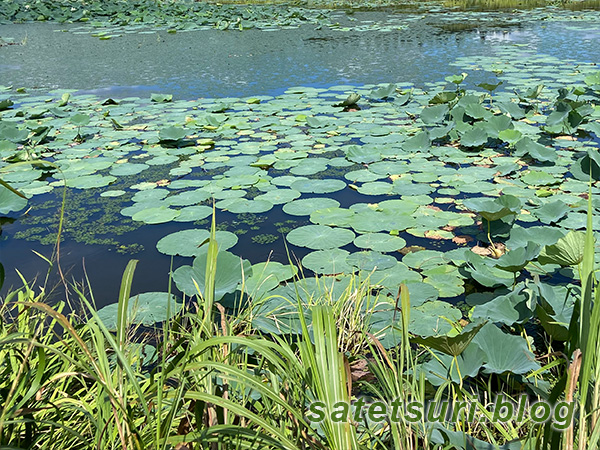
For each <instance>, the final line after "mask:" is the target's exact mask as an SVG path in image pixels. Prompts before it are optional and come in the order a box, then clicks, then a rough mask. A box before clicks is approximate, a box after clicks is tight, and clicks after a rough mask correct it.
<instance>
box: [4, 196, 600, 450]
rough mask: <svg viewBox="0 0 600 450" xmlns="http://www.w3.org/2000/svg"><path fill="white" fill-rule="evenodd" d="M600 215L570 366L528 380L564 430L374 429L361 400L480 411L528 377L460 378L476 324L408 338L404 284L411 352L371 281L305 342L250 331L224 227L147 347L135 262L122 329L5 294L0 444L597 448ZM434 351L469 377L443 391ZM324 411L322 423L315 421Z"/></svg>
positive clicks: (406, 424) (480, 426)
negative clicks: (234, 310)
mask: <svg viewBox="0 0 600 450" xmlns="http://www.w3.org/2000/svg"><path fill="white" fill-rule="evenodd" d="M590 198H591V197H590ZM590 204H591V200H590ZM591 217H592V215H591V206H590V207H589V212H588V228H587V233H586V238H585V249H584V250H583V256H582V261H581V265H580V270H581V280H582V290H581V293H582V294H581V296H580V298H579V299H578V300H577V303H576V306H575V308H576V312H575V313H574V314H573V317H574V319H573V320H572V322H571V324H570V327H569V332H570V341H569V342H568V343H567V344H566V346H565V349H564V352H563V355H562V356H560V357H556V358H554V359H552V358H550V359H549V362H548V363H547V364H546V366H545V367H543V368H542V369H540V370H537V371H536V372H534V373H532V374H530V375H528V377H534V378H538V379H539V381H540V382H542V381H544V382H547V383H551V384H552V389H551V390H550V391H549V392H550V394H549V396H547V397H544V394H543V392H542V390H540V391H539V394H538V395H537V399H538V400H544V401H547V402H556V401H557V400H559V399H562V398H564V399H565V400H567V401H571V400H574V401H575V402H576V405H577V414H576V415H575V416H574V417H575V420H574V422H573V425H572V426H568V427H567V428H566V430H562V431H558V430H556V429H555V427H553V426H552V424H551V423H550V422H548V423H547V424H542V425H537V424H536V423H535V422H534V421H531V420H529V421H527V420H526V421H525V422H522V423H519V422H516V421H506V422H498V421H496V422H494V421H493V420H487V421H486V420H482V419H481V418H479V419H476V420H474V419H473V418H467V417H465V416H464V415H458V416H456V417H455V418H454V421H453V423H449V421H446V422H443V421H442V422H428V421H427V420H426V418H425V417H423V418H421V419H419V420H414V419H413V418H412V417H409V416H401V417H400V418H399V420H390V419H389V417H388V418H387V419H384V420H382V421H371V420H368V419H367V418H365V417H364V416H361V415H360V414H355V413H356V411H352V409H351V407H350V406H349V405H350V404H352V403H353V404H354V406H356V405H358V400H357V399H359V398H362V397H365V396H367V398H368V399H369V401H374V400H378V399H379V400H382V401H383V402H386V403H388V404H389V402H391V401H392V400H398V401H401V402H405V403H409V402H420V403H424V402H426V401H428V400H436V401H441V400H445V401H448V402H450V403H451V404H452V405H455V404H457V402H462V401H465V400H469V401H471V402H474V403H475V404H476V405H477V406H479V407H480V408H481V409H482V410H484V409H485V408H486V406H488V403H489V396H490V395H491V394H493V393H494V392H496V393H497V392H499V391H500V390H506V389H508V388H510V382H509V381H510V379H511V378H518V375H512V374H508V375H507V376H506V377H499V376H496V377H494V376H493V375H488V376H486V375H483V374H480V375H479V377H477V378H476V379H475V380H469V379H468V377H467V375H466V374H461V373H460V370H459V367H461V365H460V364H459V357H460V356H461V353H462V352H464V351H465V349H466V348H467V347H468V345H469V343H470V342H471V341H472V340H473V338H474V336H475V335H476V334H477V333H478V332H479V330H480V329H481V328H482V327H483V325H481V324H479V325H476V326H474V327H471V328H470V329H467V328H466V327H465V329H464V330H463V331H462V332H461V333H459V334H456V335H455V336H452V337H450V336H446V337H445V338H444V339H443V340H440V339H437V340H436V339H419V338H418V337H415V336H412V335H411V334H410V333H409V324H410V321H411V318H410V310H411V308H410V298H409V294H408V291H407V289H406V288H405V287H404V286H401V288H400V290H399V296H398V299H397V305H396V309H397V310H398V321H397V326H396V327H395V329H396V330H397V332H398V333H399V334H400V335H401V339H400V344H399V345H398V346H395V347H393V348H392V349H391V350H386V349H385V348H384V347H383V345H382V344H381V343H380V342H379V341H378V340H377V339H376V338H375V336H373V335H371V334H370V333H369V330H368V329H366V327H365V326H364V322H361V320H359V318H360V316H361V315H366V314H369V313H370V308H371V307H370V306H366V305H365V303H363V302H361V301H356V299H359V298H363V297H364V294H368V293H369V292H370V290H371V288H372V287H371V286H369V284H368V283H362V284H357V285H353V286H354V287H352V288H350V289H347V290H346V291H344V293H343V294H342V295H341V296H340V297H338V298H332V297H331V296H327V295H324V296H323V297H322V298H313V299H311V300H310V304H311V306H310V323H309V320H308V319H307V317H306V316H305V314H304V313H303V311H302V304H301V300H298V305H299V314H298V317H299V320H300V328H301V329H300V333H298V335H295V336H289V335H270V336H263V335H259V334H258V333H256V332H255V331H253V329H252V327H251V320H252V308H251V306H249V307H247V308H246V309H245V310H244V311H241V312H239V313H238V314H237V315H236V316H235V317H233V316H230V315H228V314H227V312H226V311H225V309H224V308H223V307H222V306H221V305H220V304H219V303H217V302H215V296H214V290H215V279H216V276H217V273H218V270H219V268H218V267H217V266H216V262H217V254H218V247H217V242H216V239H215V228H216V227H215V223H214V218H213V223H212V231H211V237H210V239H209V240H208V250H207V264H206V274H205V284H204V292H200V289H198V291H199V294H198V296H197V302H195V303H191V304H190V305H189V306H188V307H186V308H184V310H183V311H182V312H181V313H179V314H178V315H176V316H174V317H173V318H172V319H169V320H167V321H166V322H164V324H163V326H162V328H160V329H157V330H155V333H154V336H153V339H152V342H149V341H143V340H141V339H139V338H138V337H139V335H140V333H136V331H137V330H136V327H134V326H132V313H131V311H132V309H131V305H129V304H128V303H129V300H128V299H129V298H130V287H131V281H132V278H133V275H134V270H135V265H136V261H131V262H130V263H129V264H128V266H127V268H126V270H125V273H124V274H123V279H122V283H121V290H120V293H119V302H118V312H117V318H116V329H115V330H109V329H108V328H107V326H106V325H105V324H104V323H103V322H102V321H101V320H100V319H99V317H98V315H97V313H96V312H95V311H94V309H93V306H92V304H93V298H90V299H87V298H85V297H84V295H83V294H82V293H81V292H80V300H81V302H82V304H83V305H84V306H85V310H86V311H87V313H88V317H87V319H85V320H82V319H81V318H79V317H78V316H76V315H74V314H71V313H69V314H66V313H65V306H64V304H58V305H56V306H54V307H50V306H48V305H46V304H45V303H43V300H44V294H43V293H42V294H39V295H36V294H35V292H34V290H33V289H32V288H31V287H30V286H28V285H27V284H26V283H24V287H23V288H22V289H21V290H19V291H15V292H12V293H10V294H9V295H8V296H7V298H6V299H5V301H4V303H3V304H2V306H1V313H2V314H1V315H0V405H1V407H0V446H2V448H40V449H42V448H46V449H50V448H72V449H87V448H90V449H91V448H98V449H100V448H101V449H173V448H174V449H190V448H196V449H204V448H210V449H217V448H257V449H258V448H261V449H262V448H277V449H309V448H310V449H336V450H337V449H339V450H349V449H385V448H393V449H417V448H440V449H441V448H490V447H489V444H487V443H491V445H492V446H493V447H494V448H511V449H512V448H535V447H537V448H542V449H546V448H547V449H550V448H563V449H571V448H580V449H584V448H596V447H597V442H598V436H599V434H600V427H599V426H598V410H599V406H600V388H599V387H598V386H599V385H598V384H597V383H596V380H597V379H598V377H599V376H600V364H598V362H599V361H598V359H599V357H600V344H599V343H598V329H599V326H600V307H599V305H600V302H599V297H600V294H599V290H598V288H597V283H596V279H595V276H594V270H593V252H594V240H593V230H592V227H591ZM361 291H362V292H361ZM299 298H300V297H299ZM352 304H354V305H355V308H354V309H352ZM133 310H135V305H133ZM167 316H169V314H167ZM486 326H487V325H486ZM492 326H494V327H495V325H492ZM338 329H341V330H342V331H341V332H338ZM411 341H412V342H413V343H412V344H411ZM341 349H344V350H347V351H342V350H341ZM439 351H441V352H442V353H444V352H446V353H447V354H450V355H451V356H453V358H454V359H453V361H454V363H455V365H454V366H453V367H454V368H455V371H456V372H458V373H457V375H458V378H456V377H454V376H451V377H450V378H449V379H447V380H446V381H445V382H444V383H442V385H441V386H438V387H437V389H436V390H435V391H434V390H432V389H431V387H432V386H431V385H430V383H429V382H428V381H427V380H426V377H425V374H424V371H423V370H422V365H421V363H422V361H424V360H434V359H436V358H438V359H439V358H440V356H439ZM505 351H509V349H505ZM355 353H359V354H355ZM356 360H362V361H366V363H367V364H366V366H367V372H368V375H369V376H368V377H366V380H367V381H365V382H359V384H358V386H357V385H356V384H355V383H353V375H355V373H354V372H353V370H352V368H351V364H350V362H351V361H356ZM565 360H568V363H566V362H565ZM462 367H463V369H461V370H464V360H463V361H462ZM450 373H451V375H452V374H453V373H454V372H452V368H451V369H450ZM542 378H543V379H542ZM508 394H509V395H515V396H516V394H518V393H517V392H510V393H508ZM486 396H487V397H486ZM530 397H531V395H530ZM530 400H534V399H533V398H530ZM316 402H319V405H320V408H321V409H322V410H323V411H325V412H326V414H323V417H322V419H323V420H321V421H320V422H319V423H315V422H313V423H311V422H310V419H309V417H310V414H309V412H310V411H314V408H313V406H314V404H315V403H316ZM311 405H313V406H311ZM344 405H346V406H347V408H349V409H348V411H352V412H351V413H350V417H351V418H350V419H349V420H337V418H336V417H337V416H336V414H334V413H335V412H336V411H340V410H343V409H344V408H343V406H344ZM355 418H358V420H354V419H355ZM484 419H485V418H484ZM488 419H493V418H488ZM486 442H487V443H486ZM501 445H502V447H500V446H501Z"/></svg>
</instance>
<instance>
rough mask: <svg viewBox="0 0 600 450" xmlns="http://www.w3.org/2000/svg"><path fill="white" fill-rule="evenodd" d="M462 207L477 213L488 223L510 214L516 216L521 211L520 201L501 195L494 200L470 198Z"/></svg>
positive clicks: (510, 196)
mask: <svg viewBox="0 0 600 450" xmlns="http://www.w3.org/2000/svg"><path fill="white" fill-rule="evenodd" d="M463 204H464V206H465V207H466V208H468V209H470V210H472V211H475V212H478V213H479V214H481V216H482V217H483V218H484V219H485V220H487V221H489V222H493V221H494V220H499V219H501V218H503V217H505V216H508V215H510V214H517V213H518V212H519V211H520V210H521V201H520V200H519V199H518V198H517V197H515V196H513V195H501V196H500V197H497V198H495V199H491V198H485V197H481V198H470V199H467V200H465V201H464V202H463Z"/></svg>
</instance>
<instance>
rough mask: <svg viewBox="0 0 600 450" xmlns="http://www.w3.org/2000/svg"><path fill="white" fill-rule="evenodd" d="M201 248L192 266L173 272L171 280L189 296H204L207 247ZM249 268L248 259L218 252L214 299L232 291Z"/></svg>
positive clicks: (217, 299) (218, 298)
mask: <svg viewBox="0 0 600 450" xmlns="http://www.w3.org/2000/svg"><path fill="white" fill-rule="evenodd" d="M202 248H203V250H202V251H201V252H200V253H199V254H198V256H196V258H195V259H194V264H193V265H192V266H181V267H180V268H179V269H177V270H176V271H175V272H174V273H173V281H175V284H176V285H177V288H178V289H179V290H180V291H181V292H184V293H185V294H187V295H190V296H192V295H198V294H201V295H202V296H205V292H204V289H205V281H206V251H207V249H206V248H205V247H202ZM249 270H250V263H249V262H248V261H246V260H242V259H241V258H240V257H239V256H236V255H234V254H233V253H229V252H226V251H221V252H219V253H218V254H217V267H216V272H215V301H219V300H221V299H222V298H223V296H224V295H225V294H228V293H230V292H234V291H235V290H236V289H237V287H238V284H239V283H241V281H242V274H243V273H244V274H247V273H249V272H248V271H249ZM196 286H197V287H196ZM198 291H199V292H198Z"/></svg>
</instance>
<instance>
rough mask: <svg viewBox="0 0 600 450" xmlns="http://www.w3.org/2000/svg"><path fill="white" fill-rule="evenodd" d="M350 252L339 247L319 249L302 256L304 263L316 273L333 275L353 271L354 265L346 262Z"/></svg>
mask: <svg viewBox="0 0 600 450" xmlns="http://www.w3.org/2000/svg"><path fill="white" fill-rule="evenodd" d="M348 255H350V252H347V251H346V250H342V249H339V248H334V249H331V250H319V251H316V252H312V253H309V254H308V255H306V256H305V257H304V258H302V265H303V266H304V267H306V268H307V269H309V270H312V271H313V272H315V273H318V274H323V275H333V274H336V273H351V272H353V269H352V266H351V265H349V264H348V263H346V258H347V257H348Z"/></svg>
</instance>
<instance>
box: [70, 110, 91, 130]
mask: <svg viewBox="0 0 600 450" xmlns="http://www.w3.org/2000/svg"><path fill="white" fill-rule="evenodd" d="M69 122H71V123H72V124H73V125H75V126H76V127H83V126H85V125H87V124H89V123H90V116H88V115H87V114H82V113H78V114H74V115H72V116H71V118H70V119H69Z"/></svg>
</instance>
